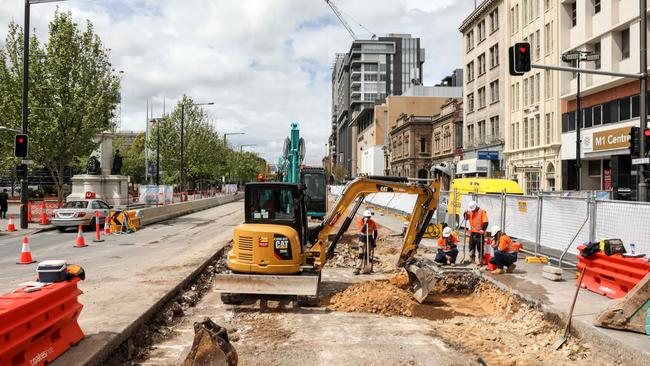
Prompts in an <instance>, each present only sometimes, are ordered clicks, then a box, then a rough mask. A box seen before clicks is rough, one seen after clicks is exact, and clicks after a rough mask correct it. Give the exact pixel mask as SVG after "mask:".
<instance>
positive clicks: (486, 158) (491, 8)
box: [456, 0, 509, 177]
mask: <svg viewBox="0 0 650 366" xmlns="http://www.w3.org/2000/svg"><path fill="white" fill-rule="evenodd" d="M506 9H507V7H506V1H504V0H485V1H483V2H482V3H481V4H480V5H478V6H477V7H476V8H475V9H474V10H473V11H472V12H471V13H470V14H469V16H468V17H467V18H466V19H465V20H463V22H462V24H461V26H460V28H459V30H460V32H461V33H462V34H463V40H464V41H463V61H464V65H465V67H464V69H465V76H464V78H463V79H464V83H465V85H464V90H463V92H464V101H463V129H464V138H463V157H462V160H460V161H458V162H457V170H456V171H457V175H458V176H488V177H504V176H505V163H504V156H503V147H504V130H505V129H504V127H505V118H506V113H505V111H506V108H505V105H506V101H505V97H504V96H505V94H504V89H505V86H506V83H505V80H506V70H507V67H506V64H507V62H508V59H507V53H506V52H507V50H508V43H509V42H508V41H509V39H508V37H507V34H508V33H507V29H505V28H506V27H504V24H505V21H504V20H505V19H506V18H507V17H506V14H507V13H506Z"/></svg>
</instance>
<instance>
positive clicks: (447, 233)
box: [442, 226, 451, 238]
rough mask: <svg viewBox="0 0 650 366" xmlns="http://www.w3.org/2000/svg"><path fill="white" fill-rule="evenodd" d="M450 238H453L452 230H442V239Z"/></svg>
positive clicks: (448, 228) (447, 228)
mask: <svg viewBox="0 0 650 366" xmlns="http://www.w3.org/2000/svg"><path fill="white" fill-rule="evenodd" d="M450 236H451V228H450V227H449V226H447V227H446V228H445V229H444V230H442V237H443V238H448V237H450Z"/></svg>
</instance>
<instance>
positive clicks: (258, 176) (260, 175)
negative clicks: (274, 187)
mask: <svg viewBox="0 0 650 366" xmlns="http://www.w3.org/2000/svg"><path fill="white" fill-rule="evenodd" d="M257 180H258V181H259V182H264V174H262V173H260V174H258V175H257Z"/></svg>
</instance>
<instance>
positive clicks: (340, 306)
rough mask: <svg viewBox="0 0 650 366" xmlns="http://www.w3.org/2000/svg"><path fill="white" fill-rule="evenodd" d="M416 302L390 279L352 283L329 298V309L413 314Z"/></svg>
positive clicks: (386, 313)
mask: <svg viewBox="0 0 650 366" xmlns="http://www.w3.org/2000/svg"><path fill="white" fill-rule="evenodd" d="M415 304H417V303H416V302H415V301H414V300H413V299H412V298H411V295H410V294H409V293H408V291H406V290H405V289H403V288H401V287H399V286H396V285H395V284H393V283H391V282H390V280H376V281H366V282H361V283H357V284H354V285H352V286H350V287H348V288H347V289H345V290H344V291H343V292H339V293H337V294H335V295H334V296H332V298H331V299H330V304H329V306H328V308H329V309H332V310H338V311H347V312H352V311H356V312H367V313H375V314H381V315H389V316H390V315H403V316H413V307H414V305H415Z"/></svg>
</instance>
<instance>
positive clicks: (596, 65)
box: [594, 42, 600, 70]
mask: <svg viewBox="0 0 650 366" xmlns="http://www.w3.org/2000/svg"><path fill="white" fill-rule="evenodd" d="M594 53H596V54H598V55H600V42H597V43H594ZM594 68H595V69H596V70H598V69H600V58H599V59H598V60H596V61H595V62H594Z"/></svg>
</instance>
